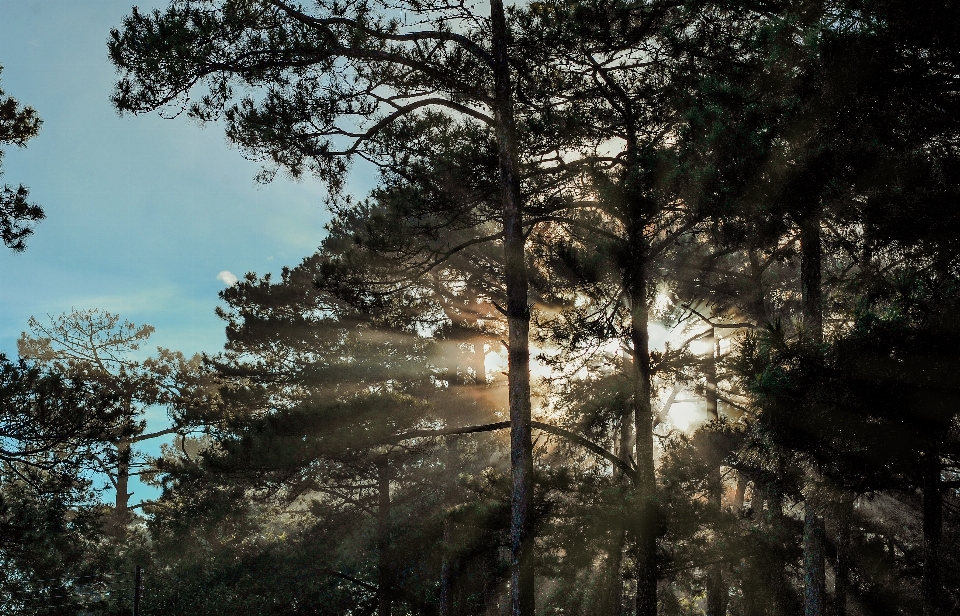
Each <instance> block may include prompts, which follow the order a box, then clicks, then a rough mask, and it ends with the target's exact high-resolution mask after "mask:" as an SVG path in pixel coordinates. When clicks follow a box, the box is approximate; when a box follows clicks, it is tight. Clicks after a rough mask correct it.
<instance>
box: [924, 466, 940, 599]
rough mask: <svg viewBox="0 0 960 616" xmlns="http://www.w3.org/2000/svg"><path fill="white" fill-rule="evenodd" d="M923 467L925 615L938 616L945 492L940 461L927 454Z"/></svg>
mask: <svg viewBox="0 0 960 616" xmlns="http://www.w3.org/2000/svg"><path fill="white" fill-rule="evenodd" d="M925 462H926V464H925V468H924V470H923V474H924V476H923V616H937V614H939V613H940V602H941V601H942V599H943V589H942V588H941V576H940V543H941V540H942V538H943V492H942V491H941V490H942V486H941V485H940V461H939V460H938V459H937V457H936V456H932V455H928V456H927V459H926V461H925Z"/></svg>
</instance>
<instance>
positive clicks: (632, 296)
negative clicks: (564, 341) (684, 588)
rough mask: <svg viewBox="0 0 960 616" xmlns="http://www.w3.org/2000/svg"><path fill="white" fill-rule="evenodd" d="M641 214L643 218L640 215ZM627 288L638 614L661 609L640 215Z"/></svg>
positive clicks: (631, 241) (633, 230)
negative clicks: (633, 448) (634, 467)
mask: <svg viewBox="0 0 960 616" xmlns="http://www.w3.org/2000/svg"><path fill="white" fill-rule="evenodd" d="M637 218H639V217H637ZM631 222H632V224H631V225H630V229H629V232H628V233H629V235H628V247H627V248H628V250H629V251H630V252H631V254H630V258H629V264H628V265H629V267H628V268H627V271H626V291H627V297H628V298H629V300H630V309H631V311H632V319H631V324H630V337H631V341H632V343H633V407H634V426H635V428H636V443H635V445H634V447H635V452H636V464H637V496H638V512H637V513H638V516H637V526H636V529H637V530H636V542H637V548H636V567H637V568H636V575H637V597H636V601H637V616H656V614H657V560H656V559H657V512H656V490H657V484H656V476H655V474H654V460H653V412H652V408H651V404H650V396H651V389H652V387H651V372H650V338H649V333H648V331H647V320H648V318H649V317H648V314H649V312H648V309H647V267H646V258H647V246H646V242H645V239H644V237H643V234H642V226H641V225H640V223H639V220H634V221H631Z"/></svg>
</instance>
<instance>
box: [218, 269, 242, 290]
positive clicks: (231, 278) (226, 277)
mask: <svg viewBox="0 0 960 616" xmlns="http://www.w3.org/2000/svg"><path fill="white" fill-rule="evenodd" d="M217 280H221V281H223V284H225V285H227V286H228V287H232V286H233V285H235V284H237V277H236V276H235V275H234V274H233V273H232V272H230V271H229V270H223V271H222V272H220V273H219V274H217Z"/></svg>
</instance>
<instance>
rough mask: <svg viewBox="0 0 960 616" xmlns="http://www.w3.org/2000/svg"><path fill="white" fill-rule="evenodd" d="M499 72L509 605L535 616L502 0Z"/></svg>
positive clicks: (493, 9)
mask: <svg viewBox="0 0 960 616" xmlns="http://www.w3.org/2000/svg"><path fill="white" fill-rule="evenodd" d="M490 22H491V26H492V37H493V40H492V52H493V54H492V55H493V72H494V105H493V106H494V119H495V121H496V137H497V147H498V150H499V152H498V153H499V159H500V189H501V195H502V199H503V252H504V277H505V279H506V280H505V282H506V292H507V327H508V330H509V333H508V337H507V338H508V349H507V354H508V366H509V368H508V374H507V386H508V391H509V401H510V468H511V471H512V477H513V493H512V498H511V517H510V549H511V563H510V604H511V613H512V614H513V616H533V614H534V607H535V606H534V578H533V524H532V518H531V515H532V505H533V440H532V437H531V424H530V421H531V417H530V343H529V329H530V307H529V306H528V305H527V270H526V264H525V262H524V244H525V239H526V238H525V237H524V234H523V204H522V196H521V192H520V166H519V163H518V158H517V139H516V126H515V120H514V116H513V92H512V86H511V79H510V65H509V61H508V60H509V57H508V49H507V44H508V33H507V24H506V16H505V14H504V9H503V0H491V1H490Z"/></svg>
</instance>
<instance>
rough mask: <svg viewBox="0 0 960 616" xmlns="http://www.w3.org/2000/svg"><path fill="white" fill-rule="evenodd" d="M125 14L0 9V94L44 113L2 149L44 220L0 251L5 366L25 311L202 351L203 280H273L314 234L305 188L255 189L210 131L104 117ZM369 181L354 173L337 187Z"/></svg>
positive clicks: (66, 8) (246, 170) (284, 184)
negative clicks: (73, 317)
mask: <svg viewBox="0 0 960 616" xmlns="http://www.w3.org/2000/svg"><path fill="white" fill-rule="evenodd" d="M165 4H166V2H142V1H141V2H138V5H139V7H140V8H141V9H144V10H147V9H150V8H153V7H161V6H164V5H165ZM131 6H132V1H131V0H123V1H115V0H0V65H3V67H4V70H3V73H2V74H0V84H2V86H0V87H2V88H3V89H4V90H5V91H6V93H7V95H10V96H14V97H15V98H17V99H18V100H19V101H20V102H21V103H24V104H28V105H31V106H33V107H34V108H36V109H37V111H38V112H39V114H40V117H41V118H43V128H42V130H41V132H40V135H39V136H38V137H37V138H36V139H34V140H33V141H31V142H30V143H29V144H28V146H27V148H25V149H17V148H6V153H5V156H4V160H3V171H4V176H3V178H2V179H0V181H2V182H5V183H7V184H13V185H16V184H19V183H22V184H24V185H26V186H27V187H28V188H29V189H30V192H31V196H32V200H33V201H35V202H37V203H39V204H40V205H42V206H43V208H44V210H45V211H46V214H47V219H46V220H44V221H43V222H42V223H40V224H39V225H38V226H37V227H36V230H35V233H34V235H33V236H31V237H30V238H29V239H28V246H27V250H26V252H24V253H22V254H13V253H12V252H10V251H9V250H6V249H5V248H2V247H0V248H2V251H0V352H5V353H6V354H7V355H9V356H15V355H16V339H17V338H18V337H19V335H20V332H21V331H23V330H24V329H25V328H26V324H27V319H28V318H29V317H30V316H31V315H34V316H36V317H37V318H39V319H44V318H45V316H46V315H47V314H50V315H58V314H60V313H63V312H66V311H69V310H71V309H72V308H77V309H83V308H101V309H104V310H108V311H110V312H114V313H117V314H120V315H121V316H122V317H123V318H125V319H127V320H130V321H132V322H134V323H137V324H141V323H149V324H151V325H153V326H155V327H156V333H155V334H154V335H153V337H152V338H151V340H150V343H151V344H150V347H151V348H153V347H156V346H164V347H167V348H171V349H177V350H180V351H183V352H184V353H186V354H188V355H189V354H192V353H196V352H202V351H207V352H216V351H218V350H219V349H220V348H222V346H223V342H224V334H223V325H222V323H221V322H220V321H219V320H218V319H217V317H216V315H215V314H214V308H215V306H216V305H217V302H218V298H217V292H218V291H219V290H220V289H222V288H224V283H223V282H222V281H221V280H218V279H217V274H218V273H220V272H221V271H223V270H228V271H230V272H233V273H234V274H236V275H237V276H242V275H243V274H244V273H245V272H248V271H255V272H258V273H261V274H262V273H266V272H278V271H279V270H280V268H281V267H282V266H284V265H295V264H297V263H298V262H299V261H300V260H301V259H302V258H303V257H304V256H306V255H308V254H311V253H312V252H313V251H314V250H315V249H316V247H317V245H318V244H319V242H320V240H321V239H322V236H323V225H324V223H325V221H326V220H327V215H326V213H325V212H324V210H323V198H324V194H325V193H324V190H323V187H322V186H320V185H319V184H318V183H316V182H313V181H309V180H308V181H303V182H291V181H289V180H287V179H285V178H281V177H278V178H277V180H275V181H274V183H272V184H270V185H267V186H261V185H259V184H257V183H255V182H254V180H253V176H254V175H255V174H256V173H257V171H258V169H259V167H258V165H257V164H256V163H254V162H251V161H247V160H245V159H244V158H243V156H242V155H241V154H240V153H239V152H238V151H237V150H236V149H234V148H232V147H231V146H230V145H229V144H228V143H227V141H226V139H225V137H224V135H223V131H222V128H221V127H218V126H212V125H211V126H207V127H205V128H202V129H201V128H200V127H199V126H198V125H197V124H195V123H193V122H190V121H187V120H186V119H183V118H180V119H176V120H164V119H161V118H160V117H158V116H156V115H150V116H139V117H131V116H127V117H123V118H121V117H119V116H118V115H117V113H116V112H115V111H114V110H113V109H112V107H111V106H110V102H109V96H110V92H111V88H112V85H113V82H114V80H115V77H116V74H115V72H114V69H113V66H112V65H111V64H110V62H109V61H108V59H107V52H106V40H107V36H108V33H109V31H110V28H111V27H116V26H118V25H119V24H120V21H121V19H122V18H123V17H124V15H126V14H127V13H129V11H130V7H131ZM368 187H369V179H368V178H365V177H362V175H361V176H355V178H354V180H353V183H352V185H351V188H352V189H353V191H354V192H355V193H360V192H362V191H365V190H366V189H367V188H368ZM162 422H163V417H162V413H161V414H160V416H159V417H154V418H151V429H153V427H160V426H161V425H162ZM158 448H159V444H158V443H155V444H153V446H151V447H150V448H149V449H150V450H156V449H158ZM143 495H144V492H143V491H142V490H138V492H137V495H136V496H135V497H134V501H137V500H139V498H140V497H141V496H143Z"/></svg>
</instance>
